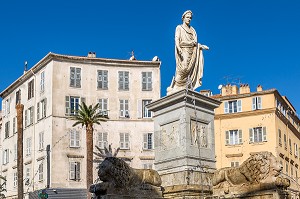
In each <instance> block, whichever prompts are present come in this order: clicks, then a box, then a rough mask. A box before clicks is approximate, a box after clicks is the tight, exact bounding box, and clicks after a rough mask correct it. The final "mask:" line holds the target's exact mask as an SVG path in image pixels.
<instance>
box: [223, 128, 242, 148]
mask: <svg viewBox="0 0 300 199" xmlns="http://www.w3.org/2000/svg"><path fill="white" fill-rule="evenodd" d="M241 144H243V132H242V130H241V129H232V130H228V131H225V145H228V146H234V145H241Z"/></svg>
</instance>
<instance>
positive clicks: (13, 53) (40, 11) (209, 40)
mask: <svg viewBox="0 0 300 199" xmlns="http://www.w3.org/2000/svg"><path fill="white" fill-rule="evenodd" d="M188 9H190V10H192V11H193V13H194V15H193V20H192V23H191V25H192V26H193V27H194V28H195V29H196V31H197V34H198V41H199V42H200V43H202V44H206V45H207V46H209V47H210V50H209V51H205V54H204V56H205V66H204V78H203V85H202V87H201V88H200V89H211V90H212V91H213V93H214V94H217V93H219V91H218V89H217V87H218V85H220V84H226V83H248V84H250V86H251V90H252V91H254V90H255V88H256V86H257V85H258V84H261V85H262V86H263V88H264V89H270V88H276V89H278V90H279V92H280V93H281V94H282V95H286V96H287V97H288V99H289V100H290V101H291V102H292V104H293V105H294V106H295V108H296V109H297V110H298V113H299V110H300V100H299V88H300V83H299V80H298V78H299V77H300V55H299V54H300V50H299V46H300V23H299V22H300V11H299V10H300V1H298V0H288V1H286V0H263V1H261V0H243V1H241V0H227V1H225V0H209V1H208V0H206V1H204V0H172V1H167V0H151V1H147V0H143V1H141V0H139V1H138V0H126V1H124V0H110V1H105V0H103V1H99V0H89V1H77V0H73V1H70V0H65V1H62V0H60V1H58V0H52V1H38V0H36V1H31V0H28V1H2V2H1V3H0V27H1V29H0V59H1V62H0V69H1V71H2V72H1V74H0V90H1V91H2V90H3V89H5V88H6V87H7V86H8V85H10V84H11V83H12V82H13V81H14V80H15V79H16V78H18V77H19V76H20V75H22V73H23V67H24V61H25V60H27V61H28V66H29V68H30V67H32V66H33V65H34V64H35V63H37V62H38V61H39V60H40V59H42V58H43V57H44V56H45V55H46V54H47V53H48V52H54V53H58V54H67V55H78V56H86V55H87V53H88V52H89V51H95V52H96V53H97V57H103V58H115V59H128V58H129V57H130V52H131V51H132V50H134V51H135V56H136V58H137V59H138V60H151V59H152V58H153V57H154V56H158V57H159V58H160V59H161V61H162V65H161V80H162V84H161V85H162V96H164V95H165V93H166V92H165V90H166V88H167V87H168V86H169V84H170V82H171V79H172V76H173V75H174V72H175V58H174V33H175V27H176V26H177V25H178V24H181V15H182V13H183V12H184V11H185V10H188Z"/></svg>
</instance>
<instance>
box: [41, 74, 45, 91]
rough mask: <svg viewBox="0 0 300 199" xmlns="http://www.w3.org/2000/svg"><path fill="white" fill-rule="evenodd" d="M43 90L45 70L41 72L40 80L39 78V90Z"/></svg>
mask: <svg viewBox="0 0 300 199" xmlns="http://www.w3.org/2000/svg"><path fill="white" fill-rule="evenodd" d="M44 90H45V71H43V72H41V80H40V92H41V93H42V92H44Z"/></svg>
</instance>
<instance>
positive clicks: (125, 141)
mask: <svg viewBox="0 0 300 199" xmlns="http://www.w3.org/2000/svg"><path fill="white" fill-rule="evenodd" d="M120 149H129V133H120Z"/></svg>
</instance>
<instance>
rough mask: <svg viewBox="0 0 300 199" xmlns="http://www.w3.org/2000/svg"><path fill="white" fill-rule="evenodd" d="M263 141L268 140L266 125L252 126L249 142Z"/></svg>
mask: <svg viewBox="0 0 300 199" xmlns="http://www.w3.org/2000/svg"><path fill="white" fill-rule="evenodd" d="M260 129H261V130H260ZM255 134H256V135H255ZM263 142H267V130H266V127H265V126H264V127H253V128H250V129H249V143H254V144H255V143H263Z"/></svg>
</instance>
